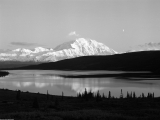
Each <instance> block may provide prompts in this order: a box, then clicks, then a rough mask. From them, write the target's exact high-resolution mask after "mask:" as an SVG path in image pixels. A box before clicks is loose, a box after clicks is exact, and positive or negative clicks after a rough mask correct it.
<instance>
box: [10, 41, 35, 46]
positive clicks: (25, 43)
mask: <svg viewBox="0 0 160 120" xmlns="http://www.w3.org/2000/svg"><path fill="white" fill-rule="evenodd" d="M11 45H16V46H34V45H36V43H27V42H11Z"/></svg>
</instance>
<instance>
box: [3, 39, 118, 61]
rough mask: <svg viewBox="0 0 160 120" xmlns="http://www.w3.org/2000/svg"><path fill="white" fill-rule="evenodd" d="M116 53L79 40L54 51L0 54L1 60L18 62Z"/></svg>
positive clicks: (38, 50) (62, 45)
mask: <svg viewBox="0 0 160 120" xmlns="http://www.w3.org/2000/svg"><path fill="white" fill-rule="evenodd" d="M112 54H117V52H116V51H114V50H113V49H110V48H109V47H107V46H106V45H104V44H102V43H99V42H97V41H95V40H91V39H84V38H79V39H76V40H75V41H69V42H66V43H63V44H61V45H58V46H57V47H55V48H54V49H52V48H51V49H48V48H43V47H36V48H34V49H33V50H30V49H25V48H18V49H15V50H12V51H8V52H5V53H0V60H17V61H40V62H48V61H51V62H53V61H59V60H63V59H68V58H74V57H78V56H88V55H112Z"/></svg>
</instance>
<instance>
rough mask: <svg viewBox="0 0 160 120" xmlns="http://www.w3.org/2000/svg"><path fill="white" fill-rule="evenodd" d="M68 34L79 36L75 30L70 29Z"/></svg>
mask: <svg viewBox="0 0 160 120" xmlns="http://www.w3.org/2000/svg"><path fill="white" fill-rule="evenodd" d="M68 36H79V34H77V33H76V32H75V31H72V32H70V33H69V34H68Z"/></svg>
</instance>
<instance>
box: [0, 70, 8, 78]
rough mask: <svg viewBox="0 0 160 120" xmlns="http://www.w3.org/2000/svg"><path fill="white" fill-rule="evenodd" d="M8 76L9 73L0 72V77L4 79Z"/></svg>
mask: <svg viewBox="0 0 160 120" xmlns="http://www.w3.org/2000/svg"><path fill="white" fill-rule="evenodd" d="M8 74H9V72H7V71H0V77H4V76H6V75H8Z"/></svg>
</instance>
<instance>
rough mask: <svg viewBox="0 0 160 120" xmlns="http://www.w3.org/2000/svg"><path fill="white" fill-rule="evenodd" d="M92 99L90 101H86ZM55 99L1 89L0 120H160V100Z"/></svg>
mask: <svg viewBox="0 0 160 120" xmlns="http://www.w3.org/2000/svg"><path fill="white" fill-rule="evenodd" d="M86 96H88V97H86ZM86 96H85V95H84V94H83V95H81V96H79V95H78V97H65V96H63V95H62V96H55V95H49V93H48V94H47V92H46V94H40V93H29V92H21V91H11V90H7V89H0V108H1V109H0V119H16V120H17V119H18V120H21V119H23V120H27V119H32V120H33V119H36V120H42V119H43V120H44V119H47V120H50V119H52V120H72V119H74V120H106V119H111V120H114V119H131V120H137V119H143V120H145V119H158V118H160V114H159V113H160V98H153V97H144V96H143V97H141V98H140V97H138V98H137V97H133V96H132V97H127V98H113V97H107V98H106V97H105V96H103V97H89V93H88V94H87V95H86Z"/></svg>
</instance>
